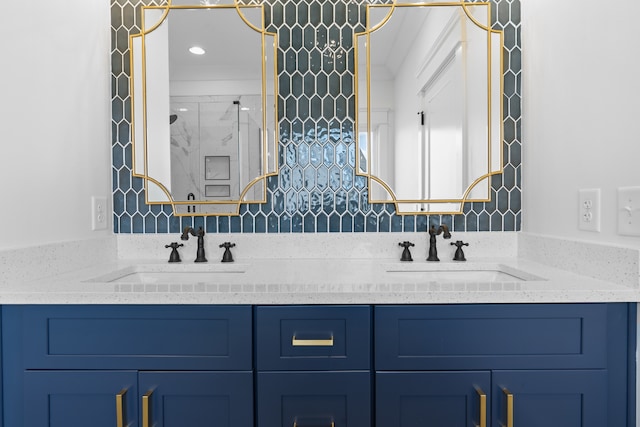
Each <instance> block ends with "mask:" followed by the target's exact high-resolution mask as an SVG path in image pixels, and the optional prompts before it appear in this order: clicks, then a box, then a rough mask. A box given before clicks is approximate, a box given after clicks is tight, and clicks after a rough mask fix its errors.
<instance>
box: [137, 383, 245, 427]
mask: <svg viewBox="0 0 640 427" xmlns="http://www.w3.org/2000/svg"><path fill="white" fill-rule="evenodd" d="M139 389H140V394H141V398H140V412H141V418H140V419H141V425H142V426H143V427H146V426H147V425H148V426H154V427H187V426H188V427H211V426H216V427H252V426H253V374H252V372H250V371H246V372H203V371H193V372H171V371H166V372H140V375H139ZM145 419H146V420H145ZM145 421H146V424H145Z"/></svg>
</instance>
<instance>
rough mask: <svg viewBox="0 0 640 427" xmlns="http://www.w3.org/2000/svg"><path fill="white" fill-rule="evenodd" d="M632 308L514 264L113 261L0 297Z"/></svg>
mask: <svg viewBox="0 0 640 427" xmlns="http://www.w3.org/2000/svg"><path fill="white" fill-rule="evenodd" d="M453 270H456V271H460V270H471V271H486V270H489V271H499V272H501V273H506V274H513V275H515V276H518V277H519V278H520V279H526V280H519V279H517V278H510V277H509V276H506V278H504V277H503V278H501V279H499V280H498V281H491V278H487V277H483V278H480V279H479V280H476V279H475V278H474V277H475V274H474V273H462V275H461V277H460V278H459V279H458V278H456V279H452V277H451V276H450V273H447V272H450V271H453ZM437 272H445V273H437ZM132 273H142V274H138V276H144V277H142V278H141V277H136V275H134V276H128V277H124V278H123V277H122V276H126V275H127V274H132ZM158 273H159V274H158ZM454 274H459V273H454ZM480 274H483V275H486V274H490V273H480ZM434 275H435V276H434ZM154 276H155V277H154ZM158 276H160V277H161V278H158ZM168 276H171V279H166V278H165V277H168ZM437 276H440V277H437ZM113 280H117V281H113ZM637 301H640V290H638V289H637V288H635V287H630V286H625V285H620V284H616V283H612V282H608V281H605V280H598V279H594V278H589V277H586V276H581V275H578V274H574V273H571V272H567V271H564V270H560V269H557V268H553V267H549V266H547V265H543V264H538V263H535V262H532V261H528V260H523V259H519V258H517V257H512V258H482V259H474V260H473V261H467V262H454V261H441V262H427V261H414V262H400V261H398V260H397V259H347V260H338V259H331V258H322V259H252V260H250V261H246V262H235V263H226V264H223V263H220V262H209V263H198V264H196V263H193V262H182V263H179V264H178V263H175V264H170V263H167V262H166V261H158V260H119V261H114V262H109V263H105V264H99V265H94V266H92V267H88V268H82V269H78V270H75V271H72V272H67V273H62V274H58V275H52V276H50V277H46V278H43V279H38V280H26V281H13V282H11V283H5V284H3V285H2V287H1V288H0V304H455V303H536V302H537V303H542V302H547V303H563V302H637Z"/></svg>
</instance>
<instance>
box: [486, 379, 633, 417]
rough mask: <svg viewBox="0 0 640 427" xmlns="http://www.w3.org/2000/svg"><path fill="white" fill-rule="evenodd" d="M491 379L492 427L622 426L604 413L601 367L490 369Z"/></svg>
mask: <svg viewBox="0 0 640 427" xmlns="http://www.w3.org/2000/svg"><path fill="white" fill-rule="evenodd" d="M492 380H493V403H492V406H493V411H492V413H493V422H492V424H491V425H492V426H494V427H499V426H514V425H516V426H518V427H539V426H545V427H603V426H613V425H619V426H624V425H626V424H625V423H624V418H623V419H622V423H619V424H618V423H616V424H612V423H611V421H613V420H614V418H609V417H608V415H607V412H608V409H607V406H608V393H607V371H606V370H604V369H600V370H597V369H594V370H558V371H546V370H544V371H543V370H530V371H528V370H523V371H494V372H493V374H492ZM612 415H613V414H612Z"/></svg>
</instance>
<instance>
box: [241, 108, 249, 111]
mask: <svg viewBox="0 0 640 427" xmlns="http://www.w3.org/2000/svg"><path fill="white" fill-rule="evenodd" d="M240 109H241V110H242V111H249V110H251V108H249V107H240Z"/></svg>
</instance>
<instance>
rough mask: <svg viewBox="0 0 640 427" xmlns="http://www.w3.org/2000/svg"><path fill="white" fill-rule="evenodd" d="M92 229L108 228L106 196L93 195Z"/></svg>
mask: <svg viewBox="0 0 640 427" xmlns="http://www.w3.org/2000/svg"><path fill="white" fill-rule="evenodd" d="M91 229H92V230H93V231H97V230H106V229H107V198H106V197H96V196H93V197H91Z"/></svg>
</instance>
